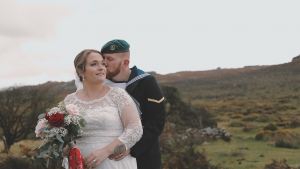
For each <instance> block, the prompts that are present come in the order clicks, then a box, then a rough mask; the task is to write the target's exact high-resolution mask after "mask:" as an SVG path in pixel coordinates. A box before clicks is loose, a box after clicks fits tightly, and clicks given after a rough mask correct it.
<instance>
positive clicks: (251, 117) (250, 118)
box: [242, 113, 260, 121]
mask: <svg viewBox="0 0 300 169" xmlns="http://www.w3.org/2000/svg"><path fill="white" fill-rule="evenodd" d="M259 119H260V115H259V114H256V113H253V114H250V115H248V116H245V117H243V118H242V121H256V120H259Z"/></svg>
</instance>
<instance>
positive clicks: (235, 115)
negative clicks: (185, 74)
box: [230, 113, 244, 118]
mask: <svg viewBox="0 0 300 169" xmlns="http://www.w3.org/2000/svg"><path fill="white" fill-rule="evenodd" d="M230 117H231V118H242V117H244V116H243V115H242V114H239V113H238V114H233V115H231V116H230Z"/></svg>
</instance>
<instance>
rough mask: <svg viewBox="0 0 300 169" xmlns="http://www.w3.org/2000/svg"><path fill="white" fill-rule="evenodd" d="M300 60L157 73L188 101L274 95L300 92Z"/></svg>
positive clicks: (158, 78)
mask: <svg viewBox="0 0 300 169" xmlns="http://www.w3.org/2000/svg"><path fill="white" fill-rule="evenodd" d="M299 74H300V60H294V61H293V62H289V63H284V64H280V65H272V66H261V67H245V68H240V69H221V70H211V71H198V72H178V73H173V74H168V75H156V76H155V77H156V78H157V80H158V83H159V84H160V85H172V86H175V87H177V88H179V91H180V92H181V94H182V95H183V97H184V99H185V100H195V99H217V98H225V97H230V96H235V97H245V96H247V97H252V98H253V97H260V98H261V97H268V98H269V97H274V96H286V95H295V94H300V91H299V89H300V88H299V82H300V78H299Z"/></svg>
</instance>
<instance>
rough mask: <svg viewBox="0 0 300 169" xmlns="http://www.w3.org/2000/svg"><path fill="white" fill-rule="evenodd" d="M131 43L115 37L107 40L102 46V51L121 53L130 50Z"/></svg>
mask: <svg viewBox="0 0 300 169" xmlns="http://www.w3.org/2000/svg"><path fill="white" fill-rule="evenodd" d="M129 47H130V45H129V44H128V43H127V42H126V41H125V40H120V39H114V40H111V41H109V42H107V43H106V44H105V45H104V46H103V47H102V48H101V53H102V54H105V53H121V52H129Z"/></svg>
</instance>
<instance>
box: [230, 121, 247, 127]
mask: <svg viewBox="0 0 300 169" xmlns="http://www.w3.org/2000/svg"><path fill="white" fill-rule="evenodd" d="M228 126H229V127H243V126H245V125H244V123H242V122H236V121H234V122H231V123H229V125H228Z"/></svg>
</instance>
